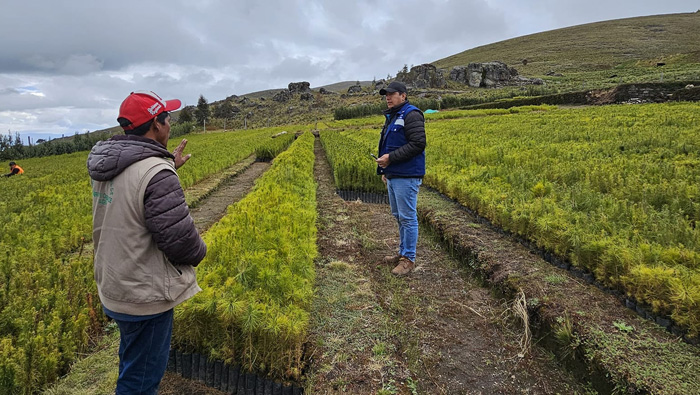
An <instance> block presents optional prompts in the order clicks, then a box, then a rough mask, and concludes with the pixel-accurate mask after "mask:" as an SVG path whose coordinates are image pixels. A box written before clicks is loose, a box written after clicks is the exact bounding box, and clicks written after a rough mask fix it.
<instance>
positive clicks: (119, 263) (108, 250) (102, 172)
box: [87, 91, 207, 394]
mask: <svg viewBox="0 0 700 395" xmlns="http://www.w3.org/2000/svg"><path fill="white" fill-rule="evenodd" d="M180 104H181V103H180V101H179V100H168V101H165V100H163V99H161V98H160V97H159V96H158V95H156V94H155V93H153V92H145V91H143V92H132V93H131V94H130V95H129V96H128V97H127V98H126V99H125V100H124V102H123V103H122V104H121V108H120V109H119V117H118V118H117V120H118V121H119V124H120V125H121V126H122V128H123V129H124V133H125V135H123V136H122V135H120V136H114V137H112V138H111V139H109V140H107V141H102V142H98V143H97V144H96V145H95V146H94V147H93V149H92V151H91V152H90V155H89V156H88V163H87V166H88V173H89V174H90V177H91V178H92V197H93V203H92V214H93V241H94V245H95V260H94V270H95V281H96V282H97V290H98V293H99V296H100V301H101V302H102V307H103V309H104V312H105V314H106V315H107V316H109V317H111V318H112V319H114V320H115V321H116V323H117V325H118V326H119V330H120V344H119V378H118V379H117V390H116V393H117V394H155V393H157V391H158V386H159V384H160V381H161V379H162V378H163V374H164V373H165V368H166V365H167V362H168V355H169V352H170V338H171V334H172V325H173V308H174V307H175V306H177V305H178V304H180V303H182V302H184V301H185V300H187V299H189V298H191V297H192V296H193V295H194V294H196V293H197V292H199V291H200V290H201V289H200V288H199V286H198V285H197V280H196V277H195V272H194V269H193V267H194V266H197V265H198V264H199V262H200V261H201V260H202V259H203V258H204V256H205V254H206V252H207V248H206V245H205V244H204V242H203V241H202V239H201V237H200V236H199V233H198V232H197V230H196V229H195V227H194V221H193V220H192V217H191V216H190V212H189V208H188V207H187V204H186V203H185V195H184V192H183V191H182V187H181V186H180V181H179V179H178V176H177V173H176V172H175V170H176V169H177V168H179V167H180V166H182V165H183V164H185V162H187V160H188V159H189V158H190V155H186V156H184V157H183V155H182V151H183V150H184V148H185V145H186V144H187V140H184V139H183V140H182V142H181V143H180V145H179V146H178V147H177V148H176V149H175V150H174V151H173V153H170V152H168V150H167V148H166V147H167V144H168V138H169V137H170V114H169V112H170V111H174V110H177V109H178V108H180Z"/></svg>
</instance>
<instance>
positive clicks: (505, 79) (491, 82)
mask: <svg viewBox="0 0 700 395" xmlns="http://www.w3.org/2000/svg"><path fill="white" fill-rule="evenodd" d="M467 74H468V75H469V86H471V87H474V88H495V87H497V86H503V85H508V83H509V82H510V81H511V80H512V79H513V78H515V77H516V76H517V75H518V70H516V69H514V68H513V67H508V65H507V64H505V63H503V62H487V63H469V65H468V66H467Z"/></svg>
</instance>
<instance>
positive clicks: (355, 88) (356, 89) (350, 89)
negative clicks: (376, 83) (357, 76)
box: [348, 85, 362, 93]
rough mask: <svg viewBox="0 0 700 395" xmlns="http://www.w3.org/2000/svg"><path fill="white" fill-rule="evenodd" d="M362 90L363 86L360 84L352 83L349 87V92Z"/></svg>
mask: <svg viewBox="0 0 700 395" xmlns="http://www.w3.org/2000/svg"><path fill="white" fill-rule="evenodd" d="M360 92H362V86H360V85H352V86H351V87H349V88H348V93H360Z"/></svg>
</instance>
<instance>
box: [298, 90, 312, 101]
mask: <svg viewBox="0 0 700 395" xmlns="http://www.w3.org/2000/svg"><path fill="white" fill-rule="evenodd" d="M300 98H301V100H306V101H313V100H314V95H313V94H312V93H311V92H304V93H302V94H301V96H300Z"/></svg>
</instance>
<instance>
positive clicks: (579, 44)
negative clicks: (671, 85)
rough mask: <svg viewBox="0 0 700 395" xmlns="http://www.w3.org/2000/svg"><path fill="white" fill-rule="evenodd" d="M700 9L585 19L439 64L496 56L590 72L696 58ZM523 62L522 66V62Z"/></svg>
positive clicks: (532, 66)
mask: <svg viewBox="0 0 700 395" xmlns="http://www.w3.org/2000/svg"><path fill="white" fill-rule="evenodd" d="M699 43H700V12H695V13H688V14H669V15H654V16H645V17H636V18H627V19H617V20H611V21H604V22H596V23H589V24H585V25H578V26H572V27H567V28H563V29H557V30H551V31H547V32H542V33H536V34H530V35H527V36H522V37H517V38H513V39H510V40H505V41H500V42H497V43H493V44H488V45H484V46H480V47H476V48H473V49H469V50H466V51H464V52H460V53H458V54H455V55H452V56H449V57H447V58H444V59H440V60H437V61H435V62H433V64H434V65H435V66H437V67H441V68H452V67H454V66H458V65H467V64H468V63H470V62H488V61H493V60H500V61H502V62H505V63H507V64H508V65H510V66H514V67H516V68H518V70H522V71H521V73H522V74H528V75H544V74H545V73H547V72H549V71H550V70H551V71H555V72H560V73H566V72H590V71H597V70H608V69H612V68H614V67H618V66H620V65H627V66H639V67H645V66H646V67H648V66H654V67H655V66H656V64H657V62H664V63H666V65H667V66H674V65H683V64H685V65H687V64H694V65H695V66H696V67H697V66H698V63H699V62H700V44H699ZM525 59H526V60H527V65H523V60H525Z"/></svg>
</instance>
